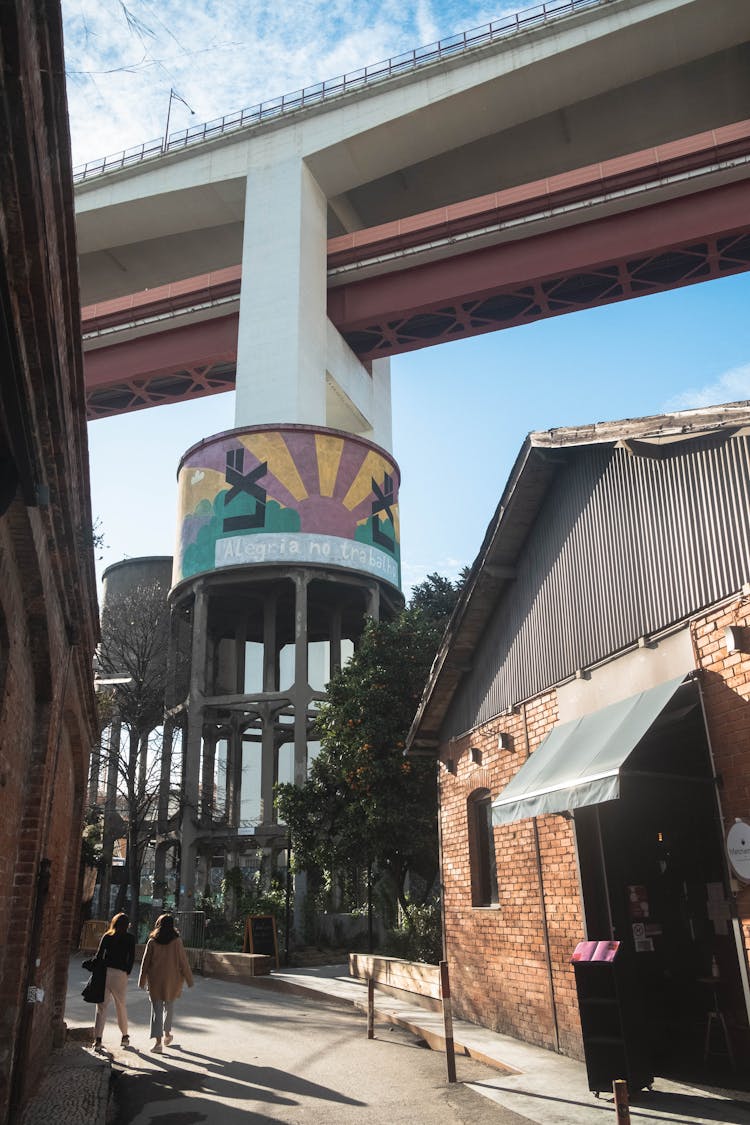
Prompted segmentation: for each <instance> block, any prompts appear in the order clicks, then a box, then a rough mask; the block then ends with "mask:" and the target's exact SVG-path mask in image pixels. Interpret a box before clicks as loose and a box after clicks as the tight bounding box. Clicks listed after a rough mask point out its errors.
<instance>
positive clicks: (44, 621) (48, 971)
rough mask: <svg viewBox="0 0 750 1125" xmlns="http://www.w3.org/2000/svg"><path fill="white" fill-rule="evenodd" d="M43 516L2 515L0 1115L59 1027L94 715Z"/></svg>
mask: <svg viewBox="0 0 750 1125" xmlns="http://www.w3.org/2000/svg"><path fill="white" fill-rule="evenodd" d="M43 518H44V517H43V516H41V515H40V514H39V513H37V512H33V511H32V512H28V510H27V509H25V507H24V505H23V504H22V503H21V502H20V501H16V502H14V504H13V505H12V506H11V508H10V509H9V510H8V512H6V513H5V515H4V517H3V519H2V520H0V612H1V613H2V621H3V627H4V632H5V633H6V634H7V638H6V639H5V640H6V643H5V646H4V653H3V656H4V660H3V663H2V667H3V669H4V680H3V683H2V684H0V690H1V691H2V695H1V697H0V698H1V700H2V704H1V706H0V792H2V808H3V815H2V817H0V1121H3V1122H4V1121H6V1120H7V1115H8V1113H9V1104H10V1100H11V1095H13V1096H14V1097H15V1098H16V1099H19V1098H20V1100H21V1101H23V1099H24V1095H25V1093H26V1092H27V1091H28V1090H29V1089H32V1088H33V1087H34V1084H35V1082H36V1081H38V1076H39V1073H40V1069H41V1066H42V1063H43V1060H44V1057H45V1056H46V1054H47V1053H48V1051H49V1049H50V1047H51V1045H52V1042H53V1039H54V1038H55V1036H56V1033H58V1032H59V1031H60V1030H61V1027H62V1016H63V1009H64V1003H65V992H66V983H67V968H68V961H69V955H70V950H71V944H72V941H73V940H74V938H75V934H74V929H75V923H76V921H77V913H78V901H79V894H78V889H79V850H80V826H81V820H82V814H83V795H84V793H85V780H86V763H87V760H88V753H89V743H90V740H91V736H92V734H91V726H90V717H91V716H90V713H87V710H86V708H85V706H84V707H82V706H81V700H80V697H79V692H80V681H81V677H82V676H85V678H86V680H87V681H88V687H89V690H90V679H89V677H90V654H88V653H85V654H84V653H81V652H80V650H79V649H77V648H72V647H71V645H70V643H69V642H70V638H69V635H68V632H67V631H66V628H65V625H64V622H63V619H62V615H61V613H60V608H59V605H58V603H57V599H56V596H55V579H56V567H55V565H54V560H53V558H52V557H50V556H49V555H48V554H47V552H46V551H45V549H44V543H45V537H44V536H43V535H40V534H39V531H40V530H41V525H42V523H43ZM37 525H39V526H37ZM37 552H39V554H38V555H37ZM44 858H47V859H49V860H50V865H51V866H50V876H51V877H50V882H49V889H48V891H47V892H46V894H43V895H39V872H40V866H41V863H42V859H44ZM35 918H37V919H38V925H37V932H36V933H35V925H34V923H35ZM37 958H38V960H39V965H38V966H36V964H35V961H36V960H37ZM29 985H33V986H35V987H39V988H42V989H43V990H44V1000H43V1001H42V1002H41V1003H36V1004H29V1003H28V1002H27V999H26V989H27V987H28V986H29ZM13 1081H15V1088H14V1089H11V1084H12V1082H13Z"/></svg>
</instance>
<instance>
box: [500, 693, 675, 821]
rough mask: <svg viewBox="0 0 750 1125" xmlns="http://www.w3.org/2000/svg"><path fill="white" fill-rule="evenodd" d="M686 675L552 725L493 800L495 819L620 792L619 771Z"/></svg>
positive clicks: (520, 817)
mask: <svg viewBox="0 0 750 1125" xmlns="http://www.w3.org/2000/svg"><path fill="white" fill-rule="evenodd" d="M684 682H685V676H679V677H678V678H677V679H676V680H669V681H668V682H667V683H664V684H659V685H658V686H657V687H653V688H649V689H648V691H642V692H640V694H639V695H632V696H630V698H629V699H623V700H621V701H620V702H619V703H613V704H611V705H610V706H609V707H604V708H603V709H602V710H601V711H594V712H592V713H591V714H590V715H584V716H583V717H582V718H580V719H575V720H573V722H570V723H562V724H561V725H559V726H556V727H553V729H552V730H551V731H550V733H549V734H548V735H547V737H546V738H545V740H544V742H542V744H541V745H540V746H539V748H538V749H537V750H535V751H534V753H533V754H532V755H531V756H530V757H529V758H528V759H527V760H526V761H525V762H524V764H523V765H522V766H521V768H520V770H519V771H518V773H517V774H516V775H515V777H514V778H513V780H512V781H511V782H510V783H509V784H508V785H506V787H505V789H504V790H503V792H502V793H501V794H500V796H499V797H498V798H497V799H496V800H495V801H493V802H492V823H493V824H495V825H498V824H513V823H514V822H515V821H517V820H523V819H524V817H527V816H543V815H544V814H545V813H559V812H565V811H566V810H568V809H577V808H581V807H582V806H584V805H598V804H600V803H601V802H602V801H611V800H613V799H614V798H615V797H619V795H620V770H621V769H622V767H623V766H624V764H625V762H626V761H627V759H628V757H629V756H630V754H631V753H632V752H633V750H635V748H636V746H637V745H638V743H639V742H640V741H641V739H642V738H643V736H644V735H645V734H646V732H647V731H648V729H649V727H651V725H652V724H653V723H654V722H655V721H656V719H657V718H658V717H659V715H660V714H661V712H662V711H663V710H664V708H665V707H666V706H667V704H668V703H669V701H670V699H671V698H672V696H673V695H674V694H675V692H676V691H677V689H678V688H679V687H680V685H681V684H683V683H684Z"/></svg>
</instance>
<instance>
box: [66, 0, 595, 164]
mask: <svg viewBox="0 0 750 1125" xmlns="http://www.w3.org/2000/svg"><path fill="white" fill-rule="evenodd" d="M608 3H611V0H546V2H545V3H543V4H535V5H534V6H533V7H531V8H525V9H523V11H519V12H515V13H511V14H510V15H507V16H504V17H503V18H502V19H499V20H493V21H492V23H486V24H483V25H482V26H481V27H475V28H472V29H471V30H469V31H462V32H459V33H458V34H456V35H450V36H448V38H446V39H439V40H438V41H437V42H435V43H428V44H427V45H426V46H424V47H416V48H415V49H414V50H413V51H406V52H404V53H403V54H401V55H395V56H394V57H393V58H390V59H385V60H384V61H382V62H378V63H373V64H372V65H371V66H365V67H361V68H360V69H359V70H353V71H351V72H350V73H348V74H342V75H340V76H339V77H338V78H329V79H326V81H325V82H316V83H315V84H314V85H312V86H305V87H304V89H302V90H296V91H295V92H294V93H291V94H282V95H281V97H278V98H271V99H269V100H268V101H264V102H260V103H259V104H258V105H254V106H250V108H249V109H240V110H237V111H236V112H234V113H229V114H226V115H225V116H224V117H217V118H215V119H214V120H213V121H206V122H205V123H204V124H202V125H194V126H193V127H192V128H189V129H182V130H179V131H177V132H174V133H170V134H169V136H168V137H166V138H162V139H161V140H154V141H146V142H145V144H142V145H135V146H134V147H133V148H128V149H125V151H124V152H118V153H115V154H114V155H113V156H103V157H100V158H98V159H96V160H89V161H87V163H86V164H79V165H78V166H77V167H75V168H74V169H73V180H74V181H75V182H76V183H80V182H82V181H83V180H88V179H91V178H92V177H93V176H102V175H104V174H105V173H106V172H114V171H117V170H119V169H121V168H129V167H130V166H131V165H133V164H140V163H141V162H142V161H144V160H150V159H153V158H155V157H157V156H163V155H164V153H166V152H173V151H175V150H177V149H182V148H188V147H190V146H192V145H195V144H200V143H201V142H203V141H208V140H213V139H214V138H215V137H219V136H222V135H223V134H225V133H232V132H234V131H236V130H237V129H244V128H246V127H247V126H250V125H259V124H261V123H262V122H265V121H269V120H271V119H273V118H275V117H280V116H282V115H283V114H287V113H294V112H295V111H297V110H300V109H306V108H308V107H309V106H314V105H318V104H319V103H320V102H324V101H328V100H329V99H331V98H337V97H341V95H343V94H349V93H351V92H352V91H354V90H358V89H361V88H362V87H364V86H370V85H373V84H375V83H378V82H384V81H387V80H388V79H390V78H396V77H398V76H399V75H402V74H405V73H407V72H408V71H412V70H418V69H419V68H420V67H423V66H428V65H429V64H431V63H435V62H439V61H441V60H443V59H448V58H453V57H454V56H456V55H461V54H464V53H465V52H467V51H472V50H475V49H476V48H477V47H483V46H486V45H487V44H488V43H493V42H495V41H496V40H498V39H505V38H507V37H508V36H511V35H517V34H518V33H519V32H521V31H528V30H529V28H531V27H534V26H537V25H540V24H544V23H549V22H550V21H552V20H555V19H559V18H560V17H561V16H566V15H570V14H571V12H577V11H579V10H580V9H582V8H594V7H598V6H599V5H603V4H608Z"/></svg>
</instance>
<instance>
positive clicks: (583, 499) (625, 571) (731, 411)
mask: <svg viewBox="0 0 750 1125" xmlns="http://www.w3.org/2000/svg"><path fill="white" fill-rule="evenodd" d="M748 432H750V402H742V403H732V404H729V405H726V406H721V407H710V408H705V409H699V410H691V411H682V412H678V413H674V414H669V415H657V416H653V417H648V418H640V419H626V420H624V421H619V422H604V423H596V424H594V425H589V426H581V427H568V428H565V429H554V430H548V431H544V432H539V433H531V434H529V435H528V437H527V438H526V441H525V442H524V444H523V446H522V448H521V451H520V452H519V455H518V457H517V459H516V462H515V465H514V467H513V470H512V472H511V475H510V478H509V480H508V483H507V485H506V487H505V490H504V492H503V495H502V497H501V500H500V503H499V505H498V508H497V510H496V512H495V514H494V516H493V519H492V521H491V522H490V525H489V527H488V529H487V532H486V535H485V538H484V542H483V544H482V547H481V549H480V552H479V555H478V557H477V559H476V561H475V563H474V565H473V567H472V569H471V572H470V575H469V578H468V580H467V582H466V585H465V587H464V591H463V594H462V597H461V599H460V601H459V603H458V605H457V606H456V609H455V611H454V614H453V616H452V618H451V620H450V622H449V625H448V628H447V630H446V634H445V637H444V640H443V643H442V645H441V647H440V650H439V651H438V654H437V656H436V658H435V662H434V664H433V668H432V671H431V675H430V679H429V681H428V684H427V687H426V689H425V693H424V695H423V698H422V701H421V703H420V707H419V710H418V712H417V715H416V718H415V720H414V723H413V725H412V729H411V731H410V734H409V741H408V743H407V745H409V746H411V745H435V744H436V743H437V741H438V739H439V737H440V731H441V727H442V726H443V724H444V723H445V722H446V717H447V716H449V717H450V726H451V728H452V729H454V728H455V730H454V733H455V731H456V730H459V729H460V730H465V729H469V728H470V727H471V726H472V725H475V724H476V723H477V722H482V721H485V720H486V719H487V718H490V717H491V716H492V715H494V714H497V713H498V712H499V711H501V710H502V709H503V708H504V707H507V706H509V705H510V704H512V703H513V702H516V701H518V700H519V699H522V698H527V697H528V696H529V695H532V694H536V693H537V692H538V691H540V690H542V689H543V688H544V687H547V686H551V685H552V684H554V683H556V682H559V681H560V679H563V678H565V677H566V676H569V675H571V674H572V673H573V672H574V671H575V669H576V668H577V667H581V666H586V665H587V664H588V663H593V662H595V661H596V660H600V659H603V658H604V657H605V656H606V655H608V654H611V653H612V652H614V651H617V650H618V649H619V648H621V647H623V646H624V645H625V644H627V643H628V642H632V641H633V640H634V639H637V637H638V636H641V635H648V634H649V633H650V632H653V631H656V630H658V629H660V628H663V627H666V625H667V624H668V623H671V622H675V621H677V620H680V619H681V618H682V617H684V616H685V615H686V614H688V613H690V612H693V611H695V609H696V608H698V607H700V606H703V605H708V604H711V602H712V601H715V600H717V599H719V598H720V597H722V596H723V595H725V594H728V593H731V592H732V591H734V590H736V589H737V588H738V584H741V582H742V581H745V580H747V577H748V560H749V559H750V553H749V551H748V543H749V541H750V526H749V525H748V521H749V520H750V504H748V498H749V494H750V475H749V474H750V470H749V464H748V462H749V458H750V453H749V448H748V440H747V436H746V434H747V433H748ZM699 438H700V439H701V440H696V439H699ZM731 438H736V439H737V440H736V441H732V440H730V439H731ZM563 476H564V487H561V482H562V480H563ZM548 500H549V505H548V509H547V511H546V512H544V513H543V512H542V509H543V507H544V505H545V503H546V502H547V501H548ZM540 517H541V518H540ZM688 548H689V549H688ZM522 553H523V568H522V570H521V571H519V572H518V574H517V576H516V569H517V567H518V563H519V560H520V559H521V556H522ZM511 582H514V583H515V585H514V588H513V597H512V598H510V597H509V596H508V597H505V596H504V595H505V594H506V592H507V590H508V586H509V583H511ZM582 590H585V591H586V593H587V596H588V597H589V598H590V599H591V602H592V606H591V612H590V613H587V614H586V615H585V616H584V615H582V614H580V613H577V612H576V609H577V605H578V599H579V598H580V594H581V591H582ZM542 636H544V637H545V638H547V639H548V640H549V639H550V638H552V641H551V643H545V644H540V643H539V642H540V638H541V637H542ZM472 668H473V674H472V676H471V678H468V679H466V681H464V677H465V676H466V673H467V671H468V670H470V669H472ZM459 686H460V692H459Z"/></svg>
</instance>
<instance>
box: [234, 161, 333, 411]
mask: <svg viewBox="0 0 750 1125" xmlns="http://www.w3.org/2000/svg"><path fill="white" fill-rule="evenodd" d="M326 210H327V204H326V198H325V195H324V194H323V192H322V191H321V190H320V188H319V187H318V185H317V183H316V182H315V180H314V178H313V176H312V175H311V173H310V172H309V170H308V169H307V167H306V165H305V164H304V163H303V161H302V160H300V159H299V157H297V156H293V157H292V158H288V159H285V160H282V161H279V162H278V163H277V164H275V165H271V166H268V165H267V164H264V165H263V166H261V167H257V168H251V169H250V171H249V172H248V177H247V194H246V204H245V229H244V244H243V250H242V290H241V295H240V323H239V332H238V338H237V393H236V406H235V425H236V426H246V425H259V424H265V423H279V422H305V423H310V424H312V425H325V423H326V337H327V316H326Z"/></svg>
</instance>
